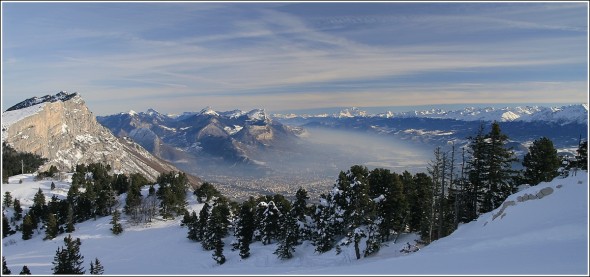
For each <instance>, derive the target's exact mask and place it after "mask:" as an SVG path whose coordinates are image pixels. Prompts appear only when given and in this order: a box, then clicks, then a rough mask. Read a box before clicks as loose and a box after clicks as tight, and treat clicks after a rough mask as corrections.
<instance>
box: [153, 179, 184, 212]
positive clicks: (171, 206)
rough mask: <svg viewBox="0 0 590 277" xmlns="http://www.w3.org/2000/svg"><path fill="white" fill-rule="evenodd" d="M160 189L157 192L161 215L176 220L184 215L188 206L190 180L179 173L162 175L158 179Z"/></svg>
mask: <svg viewBox="0 0 590 277" xmlns="http://www.w3.org/2000/svg"><path fill="white" fill-rule="evenodd" d="M157 182H158V184H160V188H159V189H158V191H157V192H156V195H157V196H158V199H159V200H160V214H161V215H162V217H163V218H174V217H175V216H177V215H179V214H182V213H183V212H184V210H185V207H186V205H187V202H186V190H187V188H188V184H189V183H188V178H187V177H186V174H184V173H179V172H174V171H172V172H169V173H162V174H160V176H158V179H157Z"/></svg>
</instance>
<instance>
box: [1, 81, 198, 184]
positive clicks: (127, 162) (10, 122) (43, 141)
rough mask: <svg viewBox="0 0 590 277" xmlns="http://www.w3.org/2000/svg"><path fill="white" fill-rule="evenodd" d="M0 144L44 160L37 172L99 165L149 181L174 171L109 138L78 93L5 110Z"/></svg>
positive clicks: (125, 140)
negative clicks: (40, 169)
mask: <svg viewBox="0 0 590 277" xmlns="http://www.w3.org/2000/svg"><path fill="white" fill-rule="evenodd" d="M2 141H3V142H6V143H8V144H9V145H11V146H12V147H14V148H15V149H16V150H18V151H23V152H31V153H35V154H38V155H40V156H42V157H45V158H47V159H48V162H47V163H46V164H45V165H44V166H42V170H45V169H47V168H49V167H50V166H51V165H55V166H57V168H58V169H60V170H62V171H71V170H73V169H74V168H75V166H76V164H89V163H96V162H102V163H106V164H109V165H111V167H112V168H113V170H115V171H116V172H121V173H125V174H130V173H141V174H143V175H145V176H146V177H147V178H148V179H151V180H155V179H156V178H157V176H158V175H159V174H160V173H161V172H168V171H172V170H174V171H179V170H178V169H177V168H176V167H174V166H172V165H170V164H168V163H167V162H165V161H163V160H161V159H159V158H156V157H154V156H153V155H151V154H150V153H149V152H148V151H146V150H145V149H144V148H143V147H141V146H140V145H139V144H137V143H135V142H134V141H132V140H130V139H128V138H126V137H121V138H117V137H115V136H114V135H113V134H112V133H111V132H110V131H109V130H108V129H106V128H104V127H103V126H102V125H100V124H99V123H98V122H97V121H96V118H95V116H94V115H93V114H92V112H91V111H90V110H89V109H88V107H87V106H86V104H85V102H84V100H83V99H82V97H81V96H80V94H78V93H72V94H68V93H67V92H60V93H58V94H56V95H54V96H44V97H40V98H38V97H34V98H30V99H27V100H25V101H23V102H21V103H19V104H17V105H15V106H13V107H11V108H9V109H8V110H7V111H5V112H3V113H2ZM191 178H192V180H191V181H193V182H196V183H198V182H199V180H198V179H197V178H195V177H191Z"/></svg>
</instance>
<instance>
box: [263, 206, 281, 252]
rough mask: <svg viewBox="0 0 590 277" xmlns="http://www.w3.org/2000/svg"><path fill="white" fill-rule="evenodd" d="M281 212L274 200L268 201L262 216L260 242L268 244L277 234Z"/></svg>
mask: <svg viewBox="0 0 590 277" xmlns="http://www.w3.org/2000/svg"><path fill="white" fill-rule="evenodd" d="M280 216H281V212H280V211H279V209H278V208H277V206H276V205H275V203H274V201H270V202H268V205H267V206H266V209H265V210H264V213H263V218H262V229H261V235H262V244H270V243H271V242H272V241H273V240H275V239H277V238H278V236H279V228H280V222H279V217H280Z"/></svg>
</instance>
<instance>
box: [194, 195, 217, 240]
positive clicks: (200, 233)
mask: <svg viewBox="0 0 590 277" xmlns="http://www.w3.org/2000/svg"><path fill="white" fill-rule="evenodd" d="M212 204H213V203H209V202H206V203H205V204H204V205H203V208H201V211H199V218H198V220H197V222H196V223H195V225H196V226H195V227H194V228H195V233H196V235H195V241H203V239H204V238H205V232H206V230H207V222H208V221H209V215H210V214H211V209H212V207H211V206H212Z"/></svg>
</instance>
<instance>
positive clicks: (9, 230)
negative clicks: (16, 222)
mask: <svg viewBox="0 0 590 277" xmlns="http://www.w3.org/2000/svg"><path fill="white" fill-rule="evenodd" d="M12 234H13V233H12V228H10V223H9V222H8V219H6V216H5V215H4V212H3V213H2V237H3V238H5V237H7V236H8V235H12Z"/></svg>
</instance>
